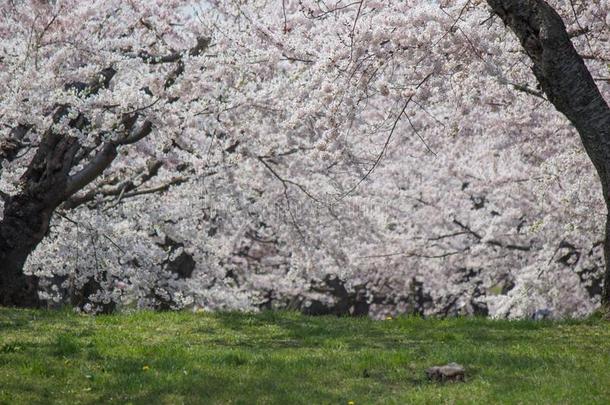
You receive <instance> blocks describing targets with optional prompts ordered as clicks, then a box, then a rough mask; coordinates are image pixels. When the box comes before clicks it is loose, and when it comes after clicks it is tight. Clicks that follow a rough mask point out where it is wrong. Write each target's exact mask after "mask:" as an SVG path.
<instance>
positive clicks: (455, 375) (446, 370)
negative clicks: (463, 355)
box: [426, 363, 466, 382]
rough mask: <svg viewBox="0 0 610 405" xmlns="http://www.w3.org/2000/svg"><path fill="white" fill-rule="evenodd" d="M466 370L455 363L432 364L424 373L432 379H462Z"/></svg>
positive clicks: (443, 380)
mask: <svg viewBox="0 0 610 405" xmlns="http://www.w3.org/2000/svg"><path fill="white" fill-rule="evenodd" d="M465 374H466V370H465V369H464V367H462V366H461V365H459V364H457V363H449V364H446V365H444V366H434V367H430V368H429V369H427V370H426V375H427V376H428V379H429V380H432V381H440V382H445V381H464V377H465Z"/></svg>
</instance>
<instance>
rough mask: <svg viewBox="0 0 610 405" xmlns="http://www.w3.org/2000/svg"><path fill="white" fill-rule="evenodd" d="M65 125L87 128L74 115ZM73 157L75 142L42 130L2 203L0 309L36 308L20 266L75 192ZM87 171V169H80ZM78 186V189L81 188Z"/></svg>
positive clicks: (62, 111)
mask: <svg viewBox="0 0 610 405" xmlns="http://www.w3.org/2000/svg"><path fill="white" fill-rule="evenodd" d="M115 73H116V72H115V71H114V70H113V69H105V70H103V71H102V72H100V74H99V75H98V77H96V78H94V79H93V80H92V81H91V82H90V83H89V84H88V85H87V86H86V88H85V90H86V91H87V93H88V94H93V93H95V92H97V91H99V90H100V89H101V88H103V87H108V85H109V83H110V80H111V79H112V77H113V76H114V74H115ZM69 111H70V107H69V106H66V105H60V106H57V107H56V110H55V112H54V114H53V121H54V122H59V121H60V120H61V119H63V118H65V117H66V115H67V114H68V113H69ZM69 125H70V126H71V127H73V128H78V129H84V128H85V127H86V126H87V125H88V122H87V119H86V118H85V117H84V116H82V115H80V114H79V115H78V116H77V117H76V118H73V119H72V120H70V122H69ZM22 136H23V135H22ZM79 152H82V150H81V147H80V144H79V143H78V140H77V139H76V138H74V137H71V136H65V135H63V134H61V133H58V132H56V131H54V130H52V129H49V130H47V131H46V132H45V133H44V134H43V136H42V139H41V142H40V145H39V146H38V149H37V150H36V154H35V155H34V157H33V158H32V160H31V161H30V164H29V165H28V168H27V170H26V171H25V173H24V174H23V176H22V177H21V186H22V187H21V191H20V192H19V193H17V194H15V195H12V196H8V197H7V198H6V199H5V201H4V216H3V218H2V220H1V221H0V305H5V306H20V307H36V306H38V305H39V304H40V302H39V299H38V283H37V279H36V278H35V277H33V276H27V275H25V274H24V273H23V266H24V264H25V262H26V260H27V258H28V256H29V255H30V253H31V252H32V251H33V250H34V249H35V248H36V246H38V244H39V243H40V242H41V241H42V239H43V238H44V236H45V235H46V233H47V230H48V228H49V223H50V220H51V215H52V214H53V211H54V210H55V209H56V208H57V206H58V205H59V204H61V203H62V202H63V201H65V199H66V198H67V197H69V196H70V195H71V194H72V193H74V192H75V191H76V190H75V187H74V181H75V180H74V178H75V176H76V175H78V174H79V173H80V172H79V173H77V174H75V175H72V176H71V175H70V171H71V169H72V168H73V167H74V166H75V165H76V164H77V163H79V161H80V159H82V158H83V156H81V157H79V156H78V153H79ZM98 155H99V153H98ZM114 156H116V147H115V149H114ZM96 157H97V156H96ZM94 160H95V158H94ZM110 162H111V160H110V161H108V162H107V164H106V166H105V167H107V166H108V165H109V164H110ZM90 166H91V163H90V164H88V165H86V166H85V168H90ZM105 167H104V168H105ZM100 169H101V170H103V168H100ZM100 173H101V171H100ZM91 180H92V178H91V179H89V181H91ZM79 184H80V185H81V186H83V187H84V185H86V182H83V181H80V182H79Z"/></svg>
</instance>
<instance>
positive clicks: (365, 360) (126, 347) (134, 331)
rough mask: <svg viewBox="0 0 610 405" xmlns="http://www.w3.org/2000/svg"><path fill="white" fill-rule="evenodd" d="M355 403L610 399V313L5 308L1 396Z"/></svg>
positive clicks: (31, 400)
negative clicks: (453, 365)
mask: <svg viewBox="0 0 610 405" xmlns="http://www.w3.org/2000/svg"><path fill="white" fill-rule="evenodd" d="M452 361H455V362H458V363H461V364H463V365H465V366H466V369H467V381H466V382H465V383H448V384H437V383H432V382H428V381H426V378H425V374H424V370H425V369H426V368H427V367H429V366H432V365H439V364H445V363H447V362H452ZM349 401H354V403H355V404H356V405H359V404H371V403H383V404H386V403H390V404H392V403H395V404H407V403H430V404H437V403H481V404H493V403H532V404H567V403H574V404H588V403H599V404H608V403H610V323H608V322H607V321H602V320H599V319H589V320H585V321H564V322H532V321H519V322H508V321H491V320H485V319H477V318H469V319H467V318H458V319H446V320H434V319H432V320H423V319H419V318H404V319H397V320H387V321H371V320H369V319H353V318H335V317H319V318H313V317H305V316H302V315H299V314H296V313H286V312H267V313H262V314H256V315H252V314H237V313H219V314H201V313H198V314H193V313H186V312H173V313H150V312H140V313H135V314H131V315H116V316H98V317H90V316H79V315H75V314H72V313H68V312H45V311H25V310H13V309H2V308H0V404H54V403H57V404H71V405H73V404H100V403H120V404H127V403H133V404H159V403H161V404H180V403H196V404H215V403H222V404H226V403H235V404H256V403H262V404H266V403H276V404H301V403H302V404H322V403H329V404H347V403H348V402H349Z"/></svg>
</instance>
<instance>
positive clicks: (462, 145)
mask: <svg viewBox="0 0 610 405" xmlns="http://www.w3.org/2000/svg"><path fill="white" fill-rule="evenodd" d="M52 3H53V4H52V5H48V4H46V3H45V2H41V1H35V0H31V1H11V2H5V3H4V4H3V5H2V6H0V16H1V17H0V38H2V40H1V42H0V44H1V47H0V52H1V54H0V121H1V123H2V127H1V128H0V131H1V132H0V140H1V139H2V138H3V137H5V136H6V135H7V134H8V133H9V131H10V129H11V127H13V126H15V125H17V124H18V123H28V124H31V125H33V126H34V127H35V128H36V131H32V132H31V133H30V135H29V138H28V139H27V142H28V143H29V144H30V145H32V146H35V145H36V143H37V141H38V139H37V135H36V134H40V133H42V131H43V130H44V129H45V128H47V127H48V126H49V125H51V124H52V122H51V118H50V116H49V113H48V112H49V111H50V110H51V109H52V108H53V106H55V105H57V104H58V103H69V104H71V105H73V106H75V108H77V109H78V111H80V112H84V113H85V114H86V115H87V116H88V117H89V118H90V120H91V122H92V123H93V125H92V129H91V130H90V131H87V132H86V133H73V132H74V131H73V130H71V131H72V135H74V136H77V137H79V138H80V139H81V140H82V142H83V143H85V144H89V145H91V147H92V148H94V147H96V145H99V144H100V142H102V141H103V140H104V139H107V138H108V137H112V136H113V132H114V131H115V130H116V125H117V122H118V121H119V120H118V118H117V117H120V115H121V114H122V113H124V112H129V111H133V110H135V109H140V110H141V111H142V113H143V114H145V116H146V117H147V118H148V119H150V120H151V121H152V122H153V124H154V132H153V134H151V135H150V136H149V137H148V138H146V139H144V140H143V141H140V142H139V143H138V144H136V145H133V146H129V147H125V148H123V149H122V150H121V155H120V157H119V159H118V160H117V161H115V162H114V164H113V166H112V167H111V169H109V170H108V171H107V172H105V173H104V175H103V176H102V177H100V178H99V179H97V181H96V182H95V184H93V185H90V186H89V187H88V188H87V189H86V190H82V191H81V192H80V193H79V194H77V197H78V196H79V195H84V194H86V193H87V192H89V191H90V190H96V192H95V194H96V197H95V198H93V199H92V200H91V201H88V202H87V203H85V204H81V205H79V206H78V207H76V208H73V209H68V208H63V209H60V210H59V212H58V213H57V215H56V216H55V218H54V220H53V223H52V227H51V229H50V231H49V235H48V236H47V238H46V239H45V241H44V242H43V244H42V245H41V246H40V247H39V248H38V249H37V250H36V251H35V252H34V254H33V255H32V256H31V257H30V260H29V262H28V265H27V271H29V272H33V273H35V274H38V275H41V276H45V277H48V278H51V277H52V276H53V275H55V276H56V277H59V278H60V279H62V280H64V278H62V277H61V276H67V277H66V278H65V281H64V282H63V284H64V285H63V287H64V288H69V289H72V290H74V289H78V288H79V286H82V285H83V284H84V283H85V282H86V280H87V279H88V278H89V277H97V278H98V280H99V281H100V282H101V284H102V287H103V289H102V290H100V291H99V292H98V293H97V295H96V296H95V297H93V302H94V303H95V302H107V301H109V300H113V301H116V302H118V303H121V304H122V305H125V306H129V305H137V306H154V305H155V302H156V301H159V300H161V301H171V302H172V305H173V306H175V307H180V306H185V305H186V306H194V307H196V308H199V307H202V308H210V309H216V308H238V309H249V308H256V307H257V306H258V305H260V304H262V303H263V302H264V301H266V300H267V301H268V300H269V298H270V297H272V298H273V300H274V303H271V304H270V305H271V306H273V305H281V303H282V302H283V303H286V302H289V301H290V297H293V296H295V295H298V294H303V293H304V294H305V295H307V294H309V296H312V297H314V298H315V295H316V293H315V292H311V291H309V286H310V283H311V280H314V279H322V278H324V276H325V275H327V274H337V275H338V276H339V277H340V278H342V279H344V280H347V285H348V287H353V286H357V285H366V289H367V294H368V296H367V297H368V299H369V301H371V302H372V301H374V296H375V295H376V294H377V295H379V296H381V295H383V296H385V297H387V298H386V299H385V301H383V302H377V301H374V305H376V307H375V309H374V311H373V312H374V313H375V314H377V315H378V316H380V315H382V314H385V313H388V312H389V313H395V312H400V311H413V310H414V308H413V306H414V305H415V304H413V303H412V300H409V299H407V298H405V297H408V296H409V295H410V294H415V290H418V291H419V292H418V294H423V295H426V296H428V299H427V300H426V304H425V305H424V307H423V308H422V309H421V310H422V312H423V313H425V314H434V313H438V312H439V311H441V310H443V311H445V312H449V313H472V312H473V311H475V309H476V308H478V307H480V306H487V308H488V309H489V313H490V314H491V315H493V316H511V317H523V316H532V315H533V314H534V313H535V312H536V311H540V310H548V311H550V312H552V314H553V315H555V316H580V315H584V314H587V313H590V312H591V311H592V310H593V309H594V308H595V307H596V306H597V305H598V304H599V297H598V295H596V294H595V287H596V286H597V285H598V284H599V277H600V274H601V271H602V266H601V247H600V246H599V244H598V243H597V242H598V241H601V240H602V239H603V235H602V230H603V218H604V216H605V209H604V207H603V200H602V198H601V192H600V190H599V186H598V180H597V178H596V175H595V173H594V170H593V167H592V165H591V164H590V162H589V161H588V159H587V157H586V155H585V153H584V151H583V150H582V147H581V145H580V141H579V140H578V138H577V136H576V134H575V131H574V130H573V128H572V127H571V125H570V124H569V122H568V121H567V120H566V119H565V118H564V117H563V116H562V115H560V114H559V113H558V112H556V111H555V109H554V108H553V106H552V105H551V104H550V103H549V102H548V101H547V100H546V99H545V98H544V96H543V95H542V94H541V93H540V92H539V90H538V89H537V84H536V81H535V78H534V77H533V75H532V73H531V71H530V69H529V64H530V62H529V60H528V58H527V56H526V55H525V54H523V53H522V52H521V49H520V45H519V44H518V42H517V41H516V40H515V39H514V37H513V36H512V34H511V33H510V32H509V31H508V30H507V29H506V28H505V27H504V26H503V24H502V23H501V21H499V19H497V18H493V17H492V16H491V14H490V12H489V10H488V8H487V6H486V4H485V2H484V1H480V0H467V1H466V0H456V1H451V0H442V1H427V0H405V1H399V0H385V1H381V0H380V1H373V0H369V1H367V0H365V1H362V2H358V1H355V2H351V1H342V0H332V1H328V2H326V3H325V2H319V1H314V0H299V1H297V0H257V1H251V2H250V1H249V2H241V1H236V2H229V1H222V0H221V1H204V2H189V1H178V0H173V1H168V0H156V1H143V0H142V1H140V0H134V1H129V2H128V1H122V0H121V1H119V0H103V1H102V0H96V1H87V2H84V1H78V0H63V1H62V0H58V1H55V2H52ZM549 3H550V4H552V5H553V6H555V7H556V9H557V11H558V12H560V14H561V15H562V16H563V17H564V21H565V22H566V25H567V26H568V30H569V32H571V33H573V35H574V36H573V41H574V43H575V45H576V46H577V49H578V50H579V52H580V53H581V54H582V55H583V56H584V57H585V58H586V60H587V63H588V66H589V68H590V70H591V72H592V73H593V76H594V77H595V78H596V79H597V80H598V84H599V86H600V88H601V90H602V94H604V96H608V95H609V94H610V92H609V90H610V87H609V84H610V79H609V77H610V73H609V68H608V66H609V65H608V63H609V61H610V45H609V44H610V17H608V15H609V13H610V2H609V1H608V0H599V1H573V2H569V1H560V0H553V1H550V2H549ZM198 38H209V39H210V45H209V47H208V48H207V49H206V51H205V52H204V53H203V54H201V55H198V56H190V55H188V53H185V54H184V55H183V57H182V60H183V63H184V72H183V73H182V74H181V75H180V76H179V77H178V78H177V80H176V83H175V84H174V85H173V86H171V87H169V88H165V87H164V80H165V78H166V77H167V74H168V72H170V71H171V70H172V69H173V68H174V64H171V63H167V64H165V63H163V64H150V63H146V61H144V60H143V58H142V57H141V55H142V54H144V53H146V54H149V55H167V54H171V53H172V52H176V51H177V50H185V49H190V48H192V47H193V46H195V45H196V43H197V39H198ZM109 66H112V67H113V68H114V69H116V70H117V72H118V73H117V74H116V76H115V77H114V78H113V79H112V82H111V86H110V88H109V89H107V90H102V91H100V92H99V94H96V95H93V96H91V97H86V98H84V97H80V96H79V94H78V93H77V92H75V91H74V90H73V89H67V90H66V87H65V85H66V83H70V82H74V81H84V80H86V79H87V78H89V77H91V76H93V75H95V74H97V72H99V71H101V70H102V69H104V68H107V67H109ZM144 88H147V90H146V91H144V90H143V89H144ZM31 156H32V150H30V149H25V152H24V153H23V154H22V155H21V156H20V157H19V158H18V159H16V160H14V161H12V162H10V163H6V162H5V164H4V165H3V167H2V169H1V170H2V172H1V183H0V188H1V189H2V191H3V192H5V193H14V192H16V191H17V190H18V189H19V176H20V175H21V174H22V173H23V171H24V169H25V167H26V166H27V163H28V161H29V159H30V158H31ZM155 162H160V163H161V164H162V165H161V167H160V169H159V170H158V172H157V173H156V174H155V175H154V176H152V177H151V178H150V179H148V178H147V179H146V180H145V181H142V173H145V169H146V167H147V165H148V167H150V165H153V164H155ZM127 181H131V182H132V183H133V184H135V185H136V186H137V187H136V188H135V190H137V191H150V193H148V192H147V193H142V194H140V195H136V194H137V193H131V194H130V193H111V192H110V190H116V189H117V188H116V187H117V184H119V185H120V182H127ZM157 189H158V190H157ZM155 190H157V192H153V191H155ZM185 256H188V257H192V258H193V259H194V261H195V263H196V266H195V269H194V272H193V273H192V275H191V276H190V277H187V278H181V277H177V276H176V274H174V273H173V272H172V271H170V270H168V268H169V267H171V265H172V263H176V259H177V258H179V257H185ZM168 266H169V267H168ZM422 286H423V287H422ZM422 288H423V290H424V292H423V293H422V292H421V291H420V290H421V289H422ZM59 290H60V289H57V288H56V290H55V291H56V292H57V293H59V292H60V291H59ZM52 291H53V290H52V288H51V287H49V291H47V294H48V293H52ZM597 294H599V292H598V293H597ZM320 299H328V297H322V298H320ZM93 308H94V304H93V306H88V307H87V308H86V309H93ZM447 308H450V310H449V311H447Z"/></svg>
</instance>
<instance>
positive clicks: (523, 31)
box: [487, 0, 610, 306]
mask: <svg viewBox="0 0 610 405" xmlns="http://www.w3.org/2000/svg"><path fill="white" fill-rule="evenodd" d="M487 3H488V4H489V5H490V6H491V8H492V9H493V11H494V13H495V14H497V15H498V16H499V17H500V18H501V19H502V21H504V23H505V24H506V25H507V26H508V27H509V28H510V29H511V30H512V31H513V32H514V33H515V35H516V36H517V37H518V38H519V41H520V42H521V45H522V46H523V49H524V50H525V52H527V54H528V55H529V57H530V59H531V60H532V62H533V67H532V70H533V72H534V75H535V76H536V78H537V79H538V82H539V83H540V86H541V88H542V90H543V91H544V93H545V94H546V95H547V97H548V99H549V101H550V102H551V103H553V105H554V106H555V107H556V108H557V110H559V111H560V112H562V113H563V114H564V115H565V116H566V117H567V118H568V119H569V120H570V121H571V122H572V124H573V125H574V127H575V128H576V130H577V131H578V133H579V134H580V138H581V140H582V144H583V146H584V148H585V150H586V152H587V154H588V155H589V157H590V158H591V161H592V162H593V165H594V166H595V168H596V170H597V173H598V175H599V178H600V181H601V184H602V190H603V193H604V201H605V202H606V208H608V209H610V182H609V181H610V108H608V104H607V103H606V101H605V100H604V98H603V97H602V95H601V93H600V91H599V88H598V87H597V85H596V84H595V81H594V80H593V77H592V76H591V73H590V72H589V70H588V69H587V67H586V65H585V63H584V61H583V59H582V57H581V56H580V55H579V54H578V52H576V49H574V46H573V45H572V42H571V40H570V37H569V35H568V33H567V31H566V27H565V25H564V23H563V21H562V19H561V17H560V16H559V15H558V14H557V12H556V11H555V10H554V9H553V8H552V7H551V6H549V5H548V4H547V3H546V2H545V1H543V0H487ZM609 220H610V214H609V216H608V217H607V220H606V242H605V246H604V253H605V254H604V255H605V260H606V272H605V277H604V289H603V293H602V303H603V305H605V306H610V266H609V264H610V224H609V223H608V221H609Z"/></svg>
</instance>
